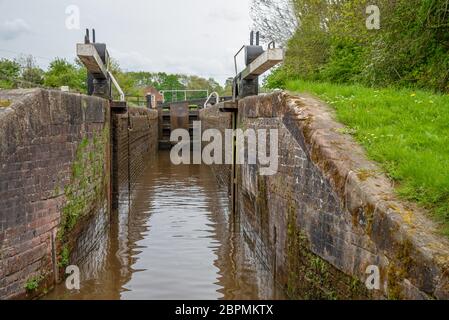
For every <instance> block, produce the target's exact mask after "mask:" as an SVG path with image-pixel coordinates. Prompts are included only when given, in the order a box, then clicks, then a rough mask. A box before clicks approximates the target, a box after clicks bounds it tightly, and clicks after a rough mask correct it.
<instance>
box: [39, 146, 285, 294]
mask: <svg viewBox="0 0 449 320" xmlns="http://www.w3.org/2000/svg"><path fill="white" fill-rule="evenodd" d="M131 203H132V205H131V208H130V209H129V210H128V206H127V205H126V204H122V205H121V206H120V207H121V209H120V210H119V212H115V213H113V214H112V217H111V224H110V229H109V230H107V232H106V233H107V235H106V236H104V237H102V241H103V242H106V243H100V244H99V245H98V246H97V249H96V250H94V251H93V252H92V253H90V254H89V255H88V258H87V259H85V261H82V262H81V263H80V269H81V278H82V282H81V290H80V291H79V292H69V291H67V290H66V289H65V286H64V285H59V286H58V287H57V288H56V289H55V290H54V291H53V292H51V293H50V294H49V295H48V296H47V297H46V298H47V299H280V298H284V296H283V295H282V294H281V293H280V291H279V290H277V289H276V288H275V285H274V284H273V279H272V276H271V274H270V273H269V272H268V271H267V270H266V269H264V267H263V266H262V265H261V264H259V263H258V262H257V259H256V258H255V257H254V255H253V254H252V253H251V250H250V249H249V247H248V246H247V244H246V243H245V241H244V240H243V239H242V238H241V237H240V234H238V233H235V232H233V231H232V229H233V227H232V223H231V222H230V219H229V217H230V212H229V207H230V206H229V200H228V196H227V193H226V191H225V190H224V189H220V188H219V187H218V186H217V183H216V180H215V177H214V176H213V174H212V171H211V169H210V168H209V167H207V166H194V165H191V166H174V165H171V162H170V159H169V154H168V153H167V152H161V153H160V155H159V157H158V159H156V160H155V161H153V162H152V163H151V165H149V166H148V168H147V170H146V171H145V172H144V173H142V176H141V179H140V181H139V182H138V183H137V185H136V189H135V191H134V194H133V196H132V201H131ZM128 211H129V212H128Z"/></svg>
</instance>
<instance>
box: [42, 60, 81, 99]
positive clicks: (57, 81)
mask: <svg viewBox="0 0 449 320" xmlns="http://www.w3.org/2000/svg"><path fill="white" fill-rule="evenodd" d="M86 79H87V71H86V69H85V68H84V67H81V64H80V63H79V62H75V63H74V64H71V63H69V62H68V61H66V60H65V59H59V58H57V59H55V60H53V61H52V62H51V63H50V66H49V68H48V71H47V72H46V73H45V76H44V85H45V86H47V87H51V88H60V87H62V86H69V87H70V89H72V90H77V91H79V92H83V93H84V92H86V90H87V84H86Z"/></svg>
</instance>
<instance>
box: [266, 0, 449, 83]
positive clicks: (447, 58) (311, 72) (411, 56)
mask: <svg viewBox="0 0 449 320" xmlns="http://www.w3.org/2000/svg"><path fill="white" fill-rule="evenodd" d="M283 1H284V3H288V2H289V0H283ZM292 1H293V8H294V11H295V16H296V17H298V20H299V21H300V23H299V24H298V27H297V29H296V32H295V34H294V36H293V37H292V38H291V39H290V40H289V42H288V49H287V54H286V59H285V63H284V65H283V67H282V68H281V69H279V70H277V71H276V72H275V73H273V74H272V75H271V76H270V77H269V79H268V80H267V85H269V86H271V85H272V86H276V87H279V86H280V85H281V86H282V82H284V83H285V81H286V80H288V79H292V78H301V79H305V80H323V81H333V82H343V83H353V82H358V83H362V84H365V85H370V86H376V87H378V86H406V87H410V86H411V87H418V88H427V89H434V90H437V91H442V92H449V71H448V70H449V10H448V6H447V4H448V1H447V0H395V1H391V0H337V1H328V0H292ZM373 4H375V5H377V6H378V7H379V9H380V13H381V29H380V30H368V28H366V25H365V21H366V19H367V17H368V15H367V14H366V8H367V7H368V5H373Z"/></svg>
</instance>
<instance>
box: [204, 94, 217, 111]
mask: <svg viewBox="0 0 449 320" xmlns="http://www.w3.org/2000/svg"><path fill="white" fill-rule="evenodd" d="M213 96H215V97H217V103H219V102H220V95H219V94H218V92H212V93H211V94H210V95H209V97H208V98H207V100H206V102H205V103H204V109H207V104H208V102H209V100H210V99H211V98H212V97H213Z"/></svg>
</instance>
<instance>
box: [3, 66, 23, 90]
mask: <svg viewBox="0 0 449 320" xmlns="http://www.w3.org/2000/svg"><path fill="white" fill-rule="evenodd" d="M19 76H20V64H18V63H17V62H15V61H11V60H8V59H1V60H0V88H2V89H12V88H17V84H18V81H17V80H18V79H19Z"/></svg>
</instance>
